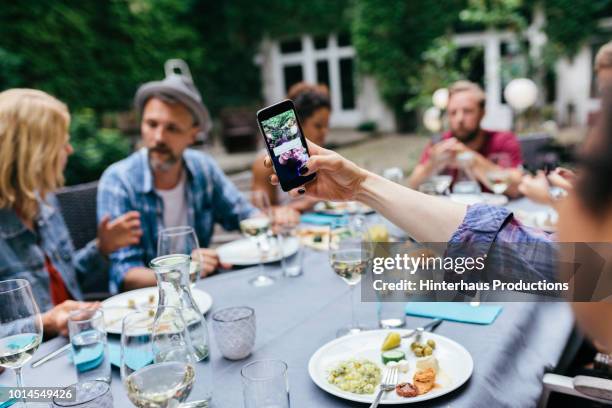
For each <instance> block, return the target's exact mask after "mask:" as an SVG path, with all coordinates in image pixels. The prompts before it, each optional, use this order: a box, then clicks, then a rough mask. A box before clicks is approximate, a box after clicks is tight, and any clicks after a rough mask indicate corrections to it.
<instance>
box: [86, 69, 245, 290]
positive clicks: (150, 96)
mask: <svg viewBox="0 0 612 408" xmlns="http://www.w3.org/2000/svg"><path fill="white" fill-rule="evenodd" d="M165 68H166V78H165V79H164V80H162V81H155V82H148V83H146V84H144V85H142V86H141V87H140V88H139V89H138V91H137V92H136V97H135V104H136V108H137V109H138V111H139V113H140V114H141V125H140V130H141V135H142V144H143V146H144V147H143V148H142V149H140V150H138V151H136V152H134V153H133V154H131V155H130V156H129V157H127V158H126V159H123V160H121V161H120V162H117V163H115V164H113V165H112V166H110V167H109V168H108V169H107V170H106V171H105V172H104V174H103V175H102V178H101V179H100V183H99V185H98V219H101V218H102V217H104V215H106V214H108V215H110V216H111V218H115V217H117V216H119V215H121V214H124V213H125V212H127V211H138V212H139V213H140V223H141V228H142V231H143V235H142V238H141V241H140V243H139V244H137V245H132V246H129V247H125V248H123V249H121V250H118V251H116V252H114V253H112V254H111V256H110V259H111V264H112V265H111V270H110V279H111V282H110V283H111V290H112V291H114V292H116V291H118V290H130V289H135V288H140V287H145V286H153V285H155V284H156V279H155V274H154V273H153V271H152V270H150V269H148V268H147V266H148V265H149V262H150V261H151V260H152V259H153V258H155V257H156V256H157V237H158V233H159V231H160V230H161V229H162V228H170V227H178V226H186V225H188V226H191V227H193V229H194V231H195V233H196V235H197V237H198V240H199V243H200V245H201V247H202V249H200V250H199V251H200V252H201V255H203V259H204V266H203V269H202V275H207V274H209V273H211V272H213V271H214V270H215V269H216V268H217V267H218V266H219V258H218V256H217V253H216V252H215V251H214V250H212V249H206V248H205V247H207V246H208V244H209V242H210V238H211V235H212V232H213V227H214V224H215V223H219V224H221V225H222V226H223V227H224V228H225V229H227V230H234V229H238V227H239V222H240V220H241V219H243V218H245V217H248V216H249V215H251V214H252V213H253V211H255V210H254V208H253V207H252V206H251V205H250V203H248V202H247V201H246V200H245V199H244V197H243V196H242V195H241V194H240V192H239V191H238V190H237V189H236V187H235V186H234V185H233V184H232V182H231V181H229V179H228V178H227V177H226V176H225V175H224V174H223V172H222V170H221V169H220V168H219V167H218V165H217V164H216V163H215V161H214V160H213V159H212V158H211V157H210V156H209V155H207V154H205V153H202V152H199V151H196V150H192V149H189V148H188V147H189V146H191V145H192V144H193V143H194V142H195V141H196V138H197V137H198V135H202V134H205V133H207V132H208V131H209V130H210V128H211V121H210V116H209V114H208V110H207V109H206V107H205V106H204V104H203V103H202V97H201V96H200V93H199V92H198V90H197V89H196V87H195V86H194V84H193V81H192V78H191V74H190V73H189V68H188V67H187V65H186V64H185V62H184V61H181V60H169V61H167V62H166V66H165ZM177 71H179V72H177Z"/></svg>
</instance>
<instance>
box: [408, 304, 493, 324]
mask: <svg viewBox="0 0 612 408" xmlns="http://www.w3.org/2000/svg"><path fill="white" fill-rule="evenodd" d="M501 311H502V307H501V306H496V305H482V304H481V305H480V306H477V307H474V306H470V304H469V303H459V302H410V303H407V304H406V314H408V315H412V316H420V317H431V318H439V319H443V320H451V321H455V322H462V323H474V324H491V323H493V322H494V321H495V319H496V318H497V316H498V315H499V313H500V312H501Z"/></svg>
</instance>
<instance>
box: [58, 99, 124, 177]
mask: <svg viewBox="0 0 612 408" xmlns="http://www.w3.org/2000/svg"><path fill="white" fill-rule="evenodd" d="M98 126H99V124H98V122H97V121H96V117H95V115H94V112H93V111H92V110H91V109H85V110H82V111H80V112H78V113H76V114H73V115H72V122H71V124H70V136H71V137H70V143H71V144H72V147H73V148H74V152H75V153H74V154H73V155H72V156H70V158H69V159H68V166H67V167H66V171H65V173H64V174H65V176H66V184H67V185H72V184H79V183H86V182H88V181H94V180H97V179H99V178H100V176H101V175H102V172H103V171H104V170H105V169H106V168H107V167H108V166H110V165H111V164H113V163H114V162H116V161H119V160H121V159H123V158H125V157H126V156H127V155H128V154H129V153H130V143H129V141H128V140H127V138H126V137H125V136H123V135H122V134H121V133H120V132H119V131H117V130H114V129H104V128H102V129H99V128H98Z"/></svg>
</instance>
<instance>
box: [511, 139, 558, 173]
mask: <svg viewBox="0 0 612 408" xmlns="http://www.w3.org/2000/svg"><path fill="white" fill-rule="evenodd" d="M553 140H554V139H553V138H552V136H550V135H549V134H546V133H534V134H528V135H521V137H519V143H520V145H521V154H522V156H523V166H524V167H525V168H527V169H529V170H537V169H541V168H543V167H545V166H546V165H552V164H554V163H553V162H555V161H557V160H558V157H557V154H556V152H555V151H554V149H551V145H552V143H553Z"/></svg>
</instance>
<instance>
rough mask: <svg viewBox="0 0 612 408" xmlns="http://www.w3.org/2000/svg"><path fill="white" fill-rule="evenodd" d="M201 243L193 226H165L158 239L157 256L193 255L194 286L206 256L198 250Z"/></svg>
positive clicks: (190, 280)
mask: <svg viewBox="0 0 612 408" xmlns="http://www.w3.org/2000/svg"><path fill="white" fill-rule="evenodd" d="M198 249H200V243H199V242H198V236H197V235H196V233H195V231H194V230H193V228H191V227H189V226H182V227H172V228H164V229H162V230H161V231H160V232H159V239H158V240H157V256H163V255H173V254H185V255H189V256H190V257H191V263H190V264H189V282H190V283H191V287H194V286H195V284H196V282H197V281H198V279H200V277H201V275H202V270H203V269H204V257H203V256H202V254H201V253H200V251H198Z"/></svg>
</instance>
